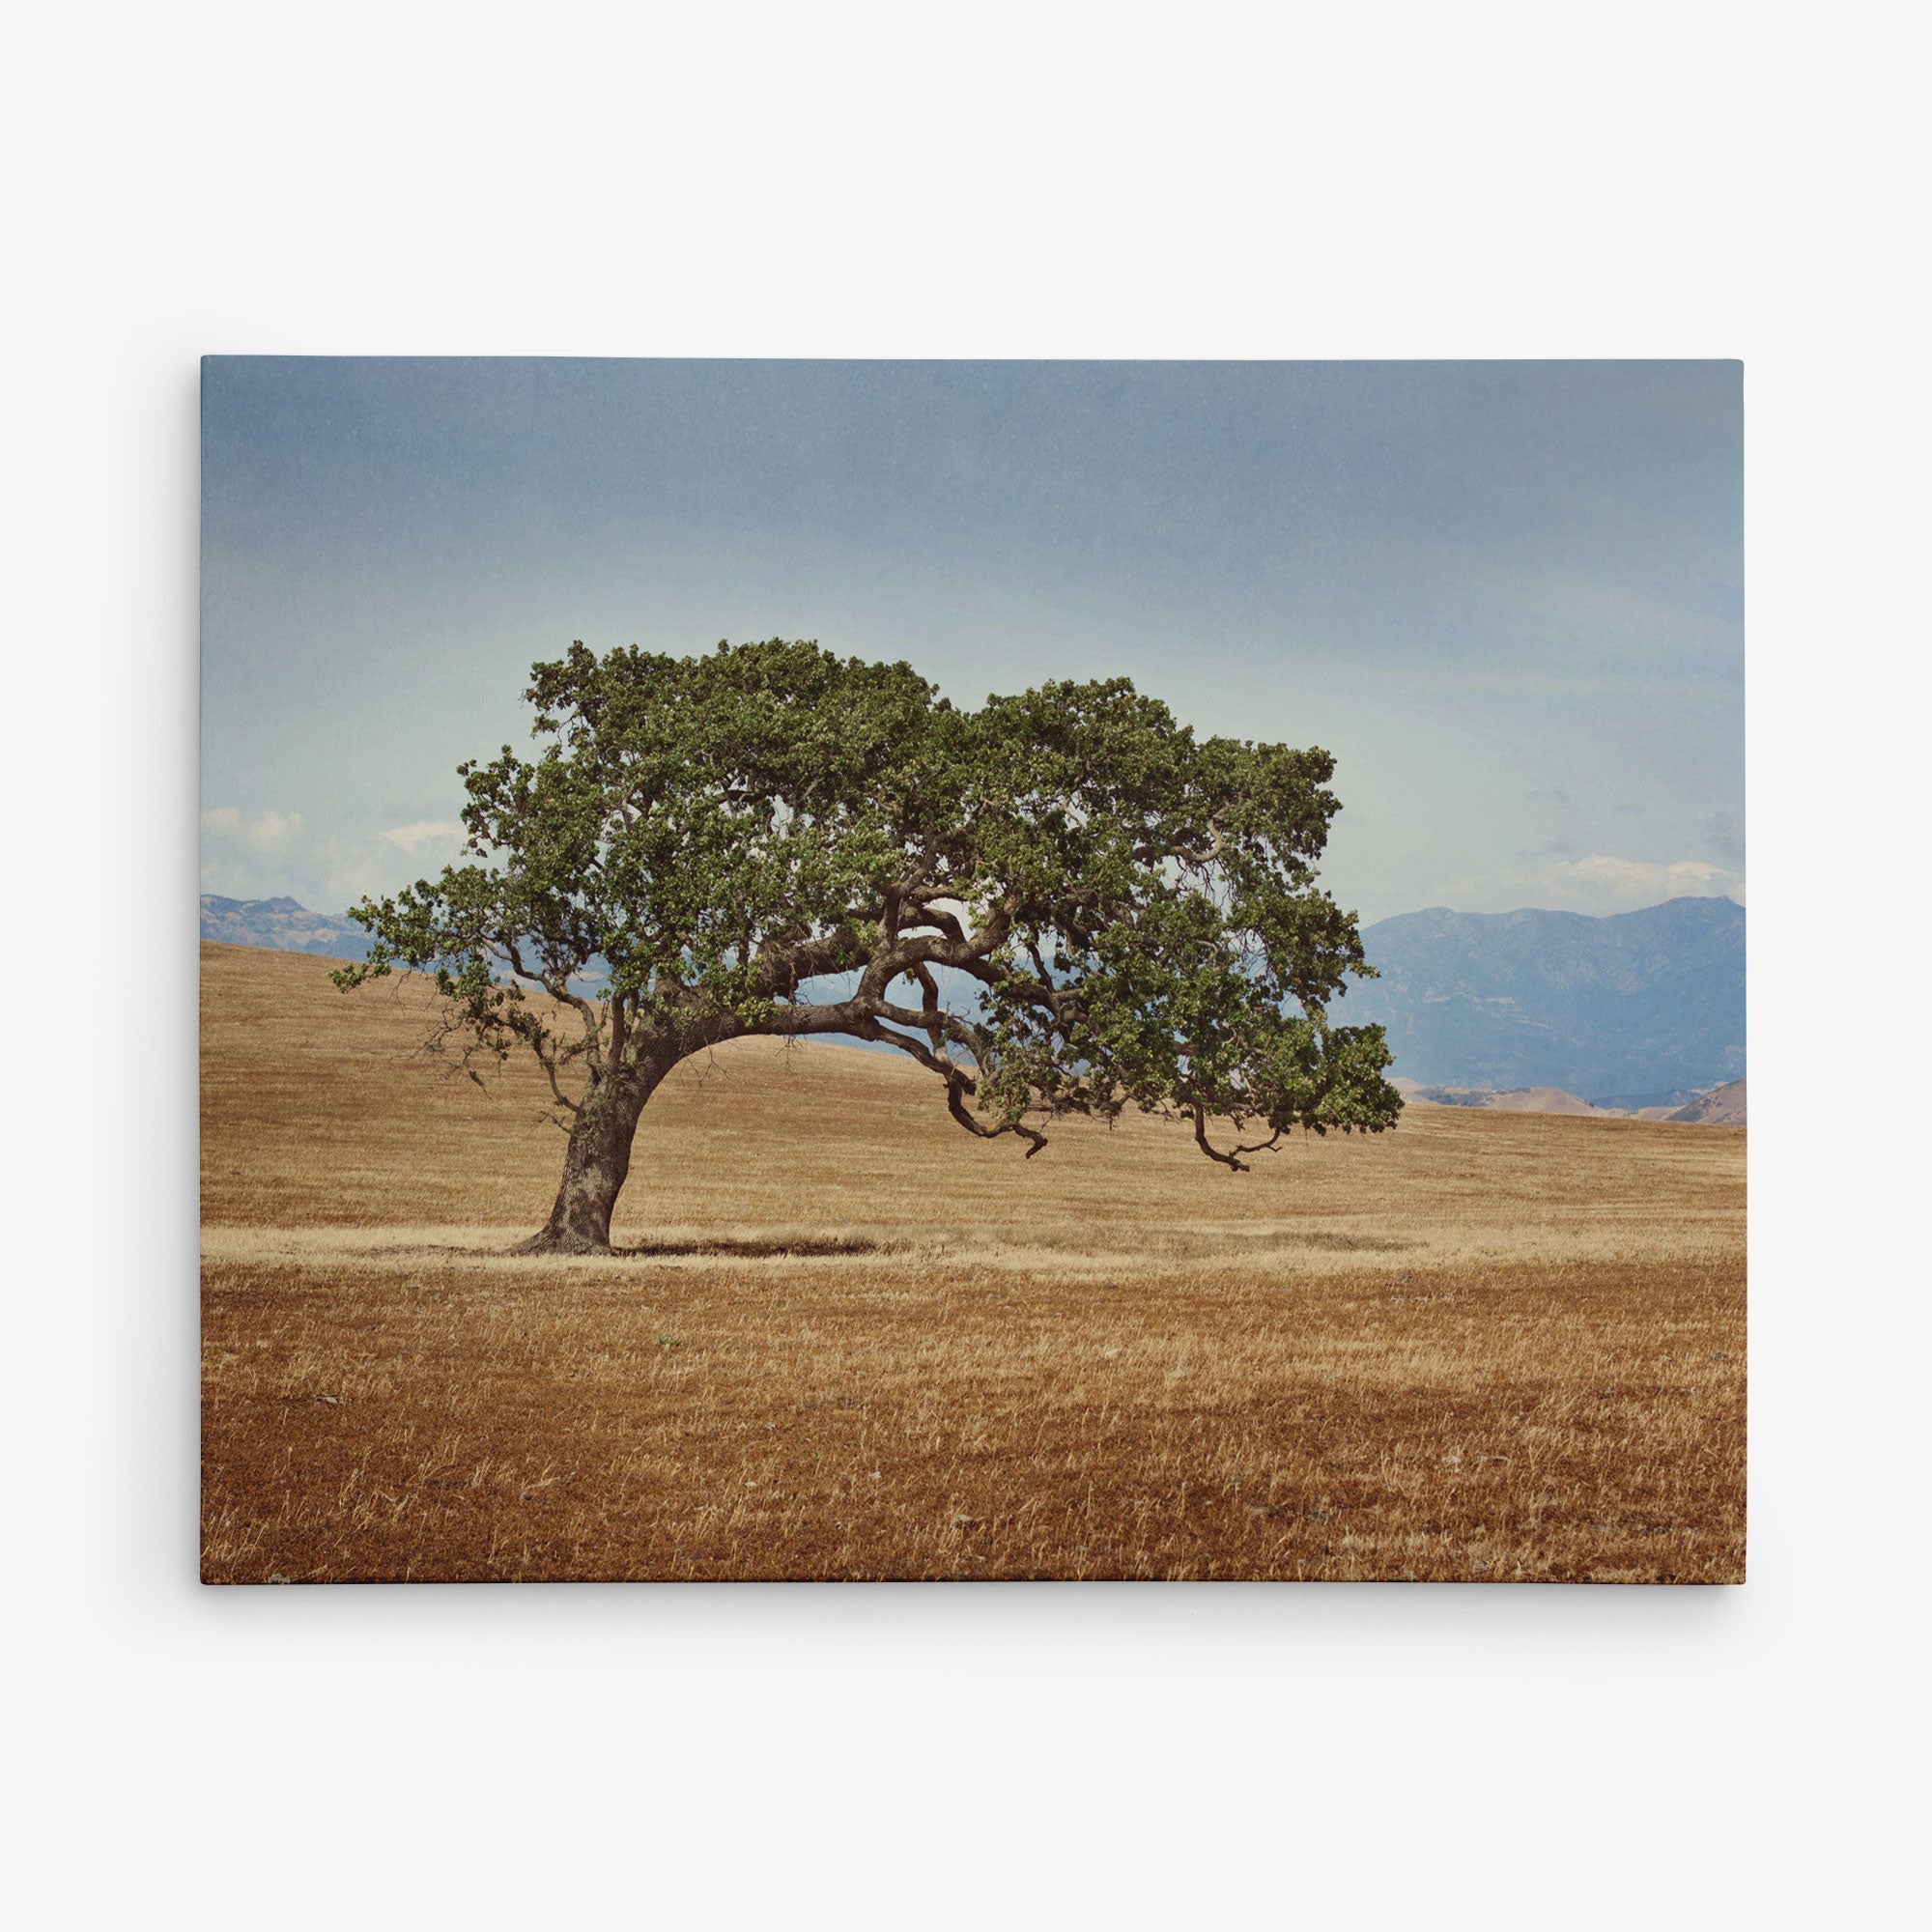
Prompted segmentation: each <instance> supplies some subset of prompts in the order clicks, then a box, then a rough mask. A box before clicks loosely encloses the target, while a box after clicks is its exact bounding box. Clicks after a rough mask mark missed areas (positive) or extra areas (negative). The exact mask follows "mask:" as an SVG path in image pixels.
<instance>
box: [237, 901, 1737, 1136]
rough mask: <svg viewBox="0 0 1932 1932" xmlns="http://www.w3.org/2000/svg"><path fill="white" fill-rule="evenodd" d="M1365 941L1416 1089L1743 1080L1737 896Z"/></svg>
mask: <svg viewBox="0 0 1932 1932" xmlns="http://www.w3.org/2000/svg"><path fill="white" fill-rule="evenodd" d="M201 936H202V938H204V939H212V940H219V941H222V942H224V943H226V944H228V945H231V946H267V947H272V948H274V949H276V950H277V951H280V952H313V953H321V954H326V955H327V956H330V957H333V958H338V959H360V958H363V957H364V956H365V955H366V954H367V952H368V951H369V935H368V934H367V933H366V932H364V931H363V930H362V928H361V927H360V926H358V925H355V923H352V922H351V921H350V920H349V918H348V917H347V915H346V914H327V913H314V912H310V911H309V910H308V909H307V908H306V907H305V906H303V905H301V904H300V903H298V901H297V900H295V899H292V898H272V899H232V898H223V897H221V896H220V895H216V894H213V893H204V894H203V895H202V898H201ZM1362 943H1363V948H1364V951H1365V952H1367V954H1368V957H1369V962H1370V964H1371V965H1373V966H1375V967H1377V968H1378V971H1379V973H1380V976H1381V977H1380V978H1379V979H1376V980H1351V981H1350V985H1349V989H1348V992H1347V994H1346V995H1345V997H1344V998H1343V999H1342V1000H1340V1001H1338V1002H1337V1003H1336V1004H1335V1005H1334V1006H1333V1007H1332V1008H1331V1009H1330V1011H1331V1016H1332V1017H1333V1018H1335V1019H1337V1020H1339V1021H1342V1022H1345V1023H1347V1024H1349V1025H1360V1024H1363V1023H1364V1022H1371V1021H1379V1022H1380V1024H1381V1025H1383V1026H1384V1027H1386V1028H1387V1029H1388V1037H1389V1044H1390V1046H1391V1047H1392V1048H1393V1049H1394V1051H1395V1068H1394V1071H1395V1073H1396V1075H1397V1076H1398V1077H1399V1079H1400V1081H1401V1084H1402V1085H1403V1086H1404V1087H1405V1088H1406V1089H1407V1090H1409V1091H1414V1090H1416V1089H1430V1090H1438V1091H1437V1092H1432V1093H1430V1094H1427V1095H1418V1097H1429V1098H1436V1097H1438V1095H1439V1097H1441V1098H1443V1099H1449V1098H1450V1095H1451V1094H1456V1095H1458V1096H1459V1097H1458V1098H1456V1099H1455V1100H1453V1101H1451V1104H1463V1105H1476V1104H1492V1103H1493V1100H1494V1097H1495V1096H1498V1095H1501V1096H1510V1095H1520V1094H1526V1093H1529V1092H1531V1091H1533V1090H1538V1089H1557V1090H1560V1091H1561V1093H1562V1094H1564V1095H1565V1096H1568V1095H1580V1096H1587V1097H1588V1098H1589V1100H1590V1101H1591V1103H1592V1104H1593V1105H1595V1106H1597V1107H1601V1108H1603V1109H1605V1110H1608V1111H1614V1112H1618V1113H1638V1112H1644V1113H1650V1114H1653V1115H1655V1116H1657V1117H1659V1118H1662V1116H1664V1115H1666V1114H1670V1113H1673V1112H1675V1111H1676V1110H1678V1109H1680V1108H1684V1107H1687V1106H1690V1105H1693V1104H1695V1103H1697V1102H1698V1100H1699V1097H1700V1096H1702V1095H1705V1094H1709V1093H1710V1092H1711V1090H1712V1089H1714V1088H1718V1087H1720V1086H1722V1085H1724V1084H1725V1083H1727V1082H1731V1081H1737V1080H1741V1079H1742V1078H1743V1077H1744V1071H1745V914H1744V908H1743V907H1742V906H1739V905H1735V904H1733V903H1732V902H1731V901H1730V900H1729V899H1723V898H1682V899H1671V900H1669V901H1667V902H1666V903H1665V904H1663V905H1656V906H1649V907H1646V908H1645V909H1644V910H1643V911H1642V912H1629V913H1615V914H1611V915H1609V916H1608V917H1605V918H1593V917H1591V916H1589V915H1588V914H1585V913H1574V912H1541V911H1523V912H1510V913H1463V912H1450V911H1448V910H1446V909H1445V908H1443V907H1440V906H1437V907H1435V908H1432V909H1431V910H1430V911H1428V912H1413V913H1405V914H1403V915H1402V916H1400V917H1399V918H1396V919H1385V920H1381V921H1379V922H1378V923H1376V924H1374V925H1371V926H1368V927H1366V928H1364V930H1363V933H1362ZM951 990H952V989H951V988H950V987H949V991H951ZM1462 1094H1469V1095H1470V1096H1471V1097H1470V1098H1468V1099H1463V1098H1461V1097H1460V1095H1462ZM1478 1095H1481V1096H1487V1097H1485V1098H1477V1097H1475V1096H1478ZM1506 1104H1515V1105H1526V1104H1535V1103H1534V1102H1529V1101H1524V1100H1516V1101H1514V1102H1510V1101H1508V1100H1507V1099H1506ZM1705 1118H1708V1116H1707V1117H1705Z"/></svg>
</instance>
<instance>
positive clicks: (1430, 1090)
mask: <svg viewBox="0 0 1932 1932" xmlns="http://www.w3.org/2000/svg"><path fill="white" fill-rule="evenodd" d="M1396 1085H1397V1086H1398V1087H1399V1088H1401V1089H1402V1095H1403V1098H1404V1099H1406V1100H1422V1101H1425V1102H1427V1103H1428V1104H1429V1105H1431V1106H1435V1107H1483V1108H1487V1109H1489V1110H1491V1111H1492V1112H1495V1113H1503V1114H1599V1113H1606V1112H1608V1111H1609V1110H1608V1109H1606V1108H1602V1107H1595V1106H1592V1105H1591V1103H1590V1102H1589V1101H1588V1100H1585V1099H1582V1098H1581V1097H1579V1096H1578V1095H1577V1094H1566V1093H1565V1092H1564V1091H1563V1089H1562V1088H1560V1087H1516V1088H1512V1089H1510V1090H1509V1091H1508V1092H1506V1093H1500V1094H1499V1093H1496V1092H1495V1091H1493V1090H1492V1089H1491V1088H1488V1087H1424V1086H1422V1085H1421V1084H1420V1083H1419V1082H1417V1081H1414V1080H1406V1079H1399V1080H1397V1082H1396Z"/></svg>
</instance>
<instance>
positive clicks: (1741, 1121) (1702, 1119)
mask: <svg viewBox="0 0 1932 1932" xmlns="http://www.w3.org/2000/svg"><path fill="white" fill-rule="evenodd" d="M1664 1119H1665V1120H1667V1121H1695V1122H1699V1123H1700V1124H1701V1125H1704V1126H1710V1127H1742V1126H1744V1125H1745V1124H1746V1122H1745V1083H1744V1082H1743V1081H1742V1080H1732V1081H1730V1082H1728V1083H1727V1084H1726V1085H1724V1086H1722V1087H1714V1088H1713V1089H1712V1090H1711V1092H1710V1093H1708V1094H1702V1095H1700V1096H1699V1097H1698V1098H1697V1099H1695V1100H1693V1101H1691V1103H1690V1105H1689V1106H1688V1107H1680V1108H1679V1109H1678V1110H1677V1111H1676V1113H1674V1114H1666V1115H1665V1116H1664Z"/></svg>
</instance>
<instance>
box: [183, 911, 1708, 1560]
mask: <svg viewBox="0 0 1932 1932" xmlns="http://www.w3.org/2000/svg"><path fill="white" fill-rule="evenodd" d="M325 972H326V965H325V963H324V962H320V961H317V960H313V959H308V958H302V957H299V956H294V955H277V954H271V953H264V952H251V951H247V950H243V949H238V948H228V947H213V946H211V947H205V948H204V949H203V985H204V992H203V1000H204V1021H203V1025H204V1033H203V1091H204V1098H203V1185H204V1197H203V1199H204V1210H203V1211H204V1250H205V1270H204V1341H205V1348H206V1357H205V1370H204V1377H205V1380H204V1391H205V1408H204V1509H205V1522H204V1556H203V1563H204V1572H205V1574H206V1575H207V1576H208V1577H210V1578H211V1579H213V1580H222V1581H243V1580H269V1579H274V1578H289V1579H317V1580H322V1579H349V1578H398V1579H400V1578H405V1577H423V1578H448V1579H456V1578H489V1577H526V1578H535V1577H549V1578H556V1577H1357V1578H1366V1577H1425V1578H1469V1579H1504V1578H1536V1579H1548V1580H1583V1579H1596V1580H1605V1581H1611V1580H1615V1581H1711V1582H1718V1581H1731V1580H1736V1579H1738V1578H1740V1577H1742V1575H1743V1567H1744V1400H1745V1381H1744V1233H1743V1225H1744V1223H1743V1210H1744V1149H1745V1140H1744V1134H1743V1133H1742V1132H1741V1131H1739V1130H1735V1129H1729V1128H1721V1127H1705V1126H1686V1125H1677V1124H1671V1123H1662V1122H1639V1121H1617V1120H1591V1119H1570V1118H1564V1117H1556V1116H1537V1115H1521V1114H1507V1113H1489V1112H1479V1111H1476V1110H1470V1109H1455V1108H1432V1107H1411V1109H1410V1110H1409V1112H1408V1113H1407V1114H1406V1116H1405V1117H1404V1121H1403V1124H1402V1126H1401V1127H1400V1128H1399V1129H1398V1130H1397V1132H1395V1133H1394V1134H1392V1135H1385V1136H1381V1137H1379V1138H1377V1139H1372V1140H1359V1139H1355V1140H1342V1139H1331V1140H1328V1141H1314V1140H1310V1141H1306V1142H1297V1143H1296V1144H1295V1145H1294V1146H1293V1147H1292V1148H1291V1149H1290V1150H1288V1151H1286V1152H1285V1153H1283V1154H1280V1155H1277V1156H1274V1157H1272V1158H1270V1159H1266V1160H1264V1161H1262V1162H1261V1163H1259V1164H1258V1170H1257V1172H1255V1173H1254V1174H1252V1175H1245V1176H1235V1175H1230V1174H1227V1173H1225V1172H1223V1171H1222V1170H1219V1169H1216V1168H1213V1167H1211V1166H1210V1165H1209V1164H1208V1163H1207V1162H1206V1161H1204V1160H1203V1159H1202V1158H1201V1156H1200V1154H1199V1153H1198V1152H1197V1151H1195V1150H1194V1148H1193V1146H1192V1143H1191V1140H1190V1139H1189V1137H1188V1135H1187V1134H1186V1132H1185V1131H1184V1130H1182V1129H1180V1128H1179V1127H1176V1126H1174V1125H1173V1124H1171V1123H1168V1122H1158V1121H1152V1120H1134V1121H1130V1122H1126V1123H1124V1124H1123V1125H1122V1126H1121V1127H1120V1128H1118V1129H1116V1130H1115V1131H1114V1132H1112V1133H1111V1134H1110V1133H1108V1132H1106V1131H1105V1130H1103V1129H1099V1128H1094V1127H1091V1126H1082V1125H1071V1126H1064V1127H1061V1128H1059V1129H1057V1130H1056V1131H1055V1134H1054V1139H1053V1144H1052V1146H1051V1147H1050V1148H1049V1149H1048V1150H1047V1151H1045V1152H1044V1153H1042V1154H1040V1155H1039V1156H1038V1157H1037V1159H1035V1160H1032V1161H1028V1162H1022V1161H1021V1160H1020V1158H1019V1154H1018V1150H1017V1149H1014V1148H1010V1147H1009V1146H1008V1145H1007V1144H1006V1143H999V1144H995V1145H991V1146H981V1145H980V1144H978V1143H975V1142H973V1141H971V1140H969V1139H968V1138H967V1137H966V1136H965V1135H963V1134H961V1133H960V1131H959V1130H958V1128H957V1127H955V1126H953V1125H952V1123H951V1122H948V1121H947V1120H946V1118H945V1116H944V1112H943V1109H942V1108H941V1107H940V1106H939V1104H938V1103H937V1100H936V1097H935V1094H934V1092H933V1090H932V1088H931V1086H930V1084H929V1082H928V1080H927V1078H926V1076H923V1074H921V1073H920V1072H919V1070H918V1069H917V1068H915V1067H912V1066H911V1065H906V1064H901V1063H899V1062H897V1061H895V1060H894V1059H891V1058H889V1057H887V1056H884V1055H875V1054H867V1053H861V1052H857V1051H854V1050H850V1049H840V1048H836V1047H830V1046H825V1045H815V1046H804V1047H795V1048H792V1049H790V1050H786V1049H784V1048H782V1047H781V1046H779V1045H777V1044H776V1043H773V1042H766V1041H747V1042H741V1043H739V1044H738V1045H737V1046H735V1047H733V1048H732V1049H729V1050H727V1051H721V1052H720V1053H718V1054H717V1055H715V1056H713V1057H712V1058H710V1059H709V1060H708V1061H705V1062H701V1063H694V1064H692V1065H688V1066H687V1067H685V1068H683V1069H680V1072H679V1073H678V1074H677V1075H676V1076H675V1077H674V1078H673V1080H672V1081H671V1082H670V1083H669V1084H668V1086H667V1088H666V1089H665V1090H664V1091H663V1092H662V1093H661V1094H659V1096H658V1097H657V1098H656V1099H655V1100H654V1101H653V1103H652V1105H651V1107H650V1109H649V1110H648V1111H647V1113H646V1115H645V1119H644V1125H643V1127H642V1129H641V1131H640V1132H639V1142H638V1151H637V1159H636V1162H635V1165H634V1169H633V1179H632V1181H631V1184H630V1187H629V1189H628V1190H627V1192H626V1194H625V1197H624V1201H623V1204H622V1214H621V1218H620V1221H619V1224H618V1227H617V1229H616V1236H617V1238H618V1239H619V1240H620V1241H621V1242H623V1243H624V1244H625V1245H626V1246H627V1247H629V1248H630V1249H632V1250H633V1251H634V1252H632V1253H630V1254H627V1255H625V1256H623V1257H620V1258H617V1259H612V1260H609V1261H581V1262H564V1261H557V1260H552V1259H533V1258H524V1257H511V1256H508V1255H506V1254H504V1253H503V1252H502V1251H503V1250H504V1249H505V1248H507V1247H508V1246H509V1245H510V1243H511V1241H512V1240H513V1239H515V1238H516V1237H518V1236H521V1235H524V1234H526V1233H527V1232H529V1230H530V1229H532V1228H534V1227H535V1226H536V1225H537V1224H538V1223H539V1222H540V1221H541V1219H542V1217H543V1215H544V1213H545V1212H546V1211H547V1209H548V1208H549V1205H550V1197H551V1193H552V1190H553V1188H554V1182H555V1176H556V1167H557V1162H558V1159H559V1155H560V1151H561V1137H560V1135H559V1134H558V1133H557V1131H556V1129H555V1128H554V1127H552V1126H549V1125H547V1124H544V1123H543V1122H541V1121H540V1120H539V1118H538V1115H539V1111H540V1105H541V1099H540V1095H539V1093H538V1089H537V1086H536V1084H535V1083H534V1082H533V1081H531V1080H530V1079H529V1077H528V1075H527V1073H526V1072H525V1071H523V1070H522V1069H518V1070H516V1071H513V1072H509V1073H506V1074H505V1075H504V1076H503V1077H502V1078H501V1079H500V1080H497V1081H493V1083H492V1085H491V1088H490V1091H489V1092H488V1093H485V1092H482V1091H479V1090H478V1089H477V1088H476V1087H475V1086H473V1085H470V1084H469V1083H468V1082H466V1081H462V1080H452V1079H449V1078H447V1077H445V1075H444V1073H443V1071H442V1070H441V1069H440V1068H439V1067H438V1065H436V1064H435V1063H434V1062H431V1061H427V1060H425V1059H424V1058H422V1057H421V1056H420V1055H418V1054H416V1053H414V1052H413V1048H414V1046H415V1044H416V1042H417V1041H418V1040H419V1039H420V1038H421V1037H422V1035H423V1033H424V1031H425V1026H424V1021H425V1017H426V1013H427V1008H428V1002H427V998H426V992H425V989H424V988H423V987H422V986H421V985H420V983H419V982H412V981H401V982H398V981H391V982H387V983H385V984H384V985H382V986H379V987H373V988H368V989H365V990H364V991H363V992H361V993H359V994H357V995H355V996H354V997H352V998H347V999H345V998H343V997H342V996H340V995H338V994H337V993H335V992H334V990H333V989H332V988H331V987H330V986H329V985H328V984H327V980H326V978H325V977H324V975H325Z"/></svg>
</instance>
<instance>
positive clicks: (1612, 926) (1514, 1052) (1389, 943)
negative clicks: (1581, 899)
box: [1331, 898, 1745, 1111]
mask: <svg viewBox="0 0 1932 1932" xmlns="http://www.w3.org/2000/svg"><path fill="white" fill-rule="evenodd" d="M1362 944H1363V950H1364V951H1365V952H1367V954H1368V957H1369V962H1370V964H1371V965H1373V966H1376V967H1378V969H1379V970H1380V973H1381V976H1382V977H1381V978H1380V979H1379V980H1355V981H1351V982H1350V986H1349V990H1348V994H1347V996H1346V998H1344V999H1343V1000H1341V1001H1340V1002H1338V1003H1337V1004H1336V1006H1335V1007H1334V1008H1332V1009H1331V1014H1332V1016H1333V1017H1334V1018H1336V1019H1338V1020H1340V1021H1342V1022H1344V1023H1346V1024H1349V1025H1351V1026H1353V1025H1360V1024H1362V1023H1364V1022H1371V1021H1375V1022H1379V1023H1380V1024H1381V1025H1383V1026H1384V1027H1386V1028H1387V1029H1388V1037H1389V1044H1390V1046H1391V1047H1392V1048H1393V1049H1394V1051H1395V1071H1396V1072H1397V1073H1398V1074H1401V1075H1404V1076H1406V1078H1407V1079H1409V1080H1413V1081H1416V1082H1418V1083H1419V1084H1420V1085H1422V1086H1425V1087H1463V1088H1480V1089H1488V1090H1490V1091H1492V1092H1510V1091H1520V1090H1522V1089H1526V1088H1538V1087H1555V1088H1560V1089H1562V1090H1564V1091H1565V1092H1567V1093H1569V1094H1584V1095H1590V1096H1593V1097H1594V1096H1597V1095H1616V1096H1621V1098H1620V1099H1613V1100H1609V1101H1606V1102H1605V1104H1606V1105H1609V1106H1617V1107H1620V1108H1629V1109H1630V1110H1631V1111H1634V1108H1632V1107H1631V1102H1632V1101H1633V1100H1638V1099H1640V1100H1643V1101H1646V1102H1648V1103H1649V1104H1652V1105H1658V1104H1662V1102H1664V1101H1671V1102H1675V1101H1678V1100H1679V1099H1682V1098H1688V1097H1689V1096H1690V1095H1692V1094H1703V1093H1705V1092H1706V1091H1707V1090H1709V1089H1710V1088H1713V1087H1716V1086H1719V1084H1720V1083H1723V1082H1726V1081H1733V1080H1738V1079H1740V1078H1742V1076H1743V1074H1744V1070H1745V914H1744V908H1743V907H1742V906H1739V905H1735V904H1733V903H1732V902H1731V901H1730V900H1729V899H1722V898H1683V899H1671V900H1669V901H1667V902H1666V903H1665V904H1663V905H1657V906H1649V907H1647V908H1645V910H1643V911H1642V912H1627V913H1614V914H1611V915H1610V916H1608V917H1606V918H1591V917H1590V916H1589V915H1587V914H1584V913H1575V912H1539V911H1524V912H1509V913H1464V912H1450V911H1447V910H1445V909H1444V908H1441V907H1436V908H1434V909H1433V910H1431V911H1429V912H1412V913H1404V914H1403V915H1401V916H1400V917H1399V918H1396V919H1385V920H1381V921H1378V923H1376V924H1374V925H1371V926H1368V927H1366V928H1365V929H1364V931H1363V933H1362Z"/></svg>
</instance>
